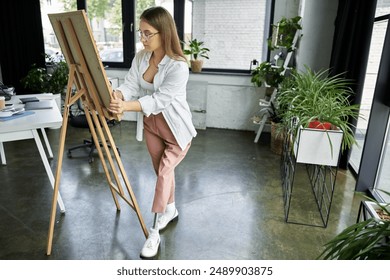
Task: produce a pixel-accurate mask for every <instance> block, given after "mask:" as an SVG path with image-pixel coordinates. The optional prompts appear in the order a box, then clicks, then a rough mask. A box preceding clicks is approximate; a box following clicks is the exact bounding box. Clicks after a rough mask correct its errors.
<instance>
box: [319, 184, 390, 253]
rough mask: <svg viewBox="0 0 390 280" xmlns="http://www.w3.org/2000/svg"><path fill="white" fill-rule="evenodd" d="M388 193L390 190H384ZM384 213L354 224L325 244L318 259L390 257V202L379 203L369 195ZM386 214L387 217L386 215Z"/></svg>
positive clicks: (371, 200)
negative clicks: (381, 215)
mask: <svg viewBox="0 0 390 280" xmlns="http://www.w3.org/2000/svg"><path fill="white" fill-rule="evenodd" d="M382 192H384V193H386V194H387V195H390V193H389V192H386V191H383V190H382ZM364 197H365V198H366V199H368V200H369V201H370V202H373V203H374V204H375V205H376V206H377V208H378V209H381V211H383V213H384V217H383V218H378V217H376V216H375V215H373V216H372V217H371V218H369V219H366V220H362V221H360V222H357V223H356V224H353V225H351V226H349V227H347V228H346V229H344V230H343V231H342V232H340V233H339V234H338V235H336V236H335V237H334V238H333V239H332V240H330V241H329V242H328V243H326V244H325V248H324V250H323V252H322V253H321V254H320V256H319V257H318V259H320V258H321V259H340V260H381V259H386V260H389V259H390V211H389V209H390V203H379V202H377V201H375V200H373V199H371V198H368V197H367V196H364ZM385 216H386V217H385Z"/></svg>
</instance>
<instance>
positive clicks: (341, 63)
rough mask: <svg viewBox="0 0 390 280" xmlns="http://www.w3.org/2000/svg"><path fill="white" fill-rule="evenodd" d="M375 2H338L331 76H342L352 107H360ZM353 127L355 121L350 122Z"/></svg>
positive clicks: (346, 153)
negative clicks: (348, 87)
mask: <svg viewBox="0 0 390 280" xmlns="http://www.w3.org/2000/svg"><path fill="white" fill-rule="evenodd" d="M376 2H377V1H376V0H372V1H371V0H370V1H367V0H339V6H338V11H337V17H336V22H335V35H334V38H333V49H332V56H331V61H330V69H331V75H335V74H341V73H344V74H343V76H344V77H345V78H347V79H350V80H351V81H352V82H353V84H352V86H351V88H352V90H353V91H354V92H355V95H354V96H353V98H352V99H351V103H352V104H360V102H361V99H362V91H363V84H364V77H365V74H366V68H367V61H368V54H369V48H370V43H371V34H372V28H373V24H374V19H375V9H376ZM350 122H351V124H353V125H356V120H350ZM349 155H350V150H348V151H344V153H343V154H342V156H341V159H340V165H339V166H340V167H341V168H344V169H347V166H348V160H349Z"/></svg>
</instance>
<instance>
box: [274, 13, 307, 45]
mask: <svg viewBox="0 0 390 280" xmlns="http://www.w3.org/2000/svg"><path fill="white" fill-rule="evenodd" d="M300 20H301V17H300V16H296V17H293V18H286V17H282V19H281V20H280V21H279V22H277V23H276V24H273V25H272V29H273V32H272V37H271V38H269V39H268V47H269V48H270V50H275V49H278V48H280V47H284V48H287V52H291V51H292V50H293V48H292V46H293V41H294V37H295V33H296V32H297V31H298V30H301V29H302V26H301V25H300V23H299V21H300Z"/></svg>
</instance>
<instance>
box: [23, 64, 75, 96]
mask: <svg viewBox="0 0 390 280" xmlns="http://www.w3.org/2000/svg"><path fill="white" fill-rule="evenodd" d="M48 68H50V70H51V71H48ZM68 74H69V69H68V65H67V64H66V62H65V61H59V62H54V61H53V60H52V59H50V58H49V62H48V67H47V68H44V67H37V66H36V64H33V65H32V67H31V69H30V70H29V71H28V73H27V75H26V76H25V77H24V78H23V79H22V80H21V82H22V84H23V86H24V87H25V88H27V89H30V90H32V91H34V92H38V93H42V92H50V93H63V92H64V88H65V87H66V85H67V83H68Z"/></svg>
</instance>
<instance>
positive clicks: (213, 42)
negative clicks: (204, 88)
mask: <svg viewBox="0 0 390 280" xmlns="http://www.w3.org/2000/svg"><path fill="white" fill-rule="evenodd" d="M187 2H189V1H187ZM186 4H187V3H186ZM266 4H267V1H266V0H248V1H240V0H196V1H192V13H191V14H192V36H191V37H192V39H197V40H198V41H203V42H204V45H205V47H207V48H209V49H210V53H209V57H210V59H208V60H207V59H206V60H204V66H203V67H204V68H214V69H220V70H223V69H237V70H249V66H250V62H251V61H252V60H253V59H254V58H256V59H258V60H260V61H262V60H265V57H262V53H263V48H265V47H266V44H265V42H264V33H265V32H268V28H266V26H267V25H269V23H266V22H265V21H266V14H267V13H266V11H267V8H266V6H267V5H266ZM186 37H187V38H188V37H190V36H189V35H188V34H186Z"/></svg>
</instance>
